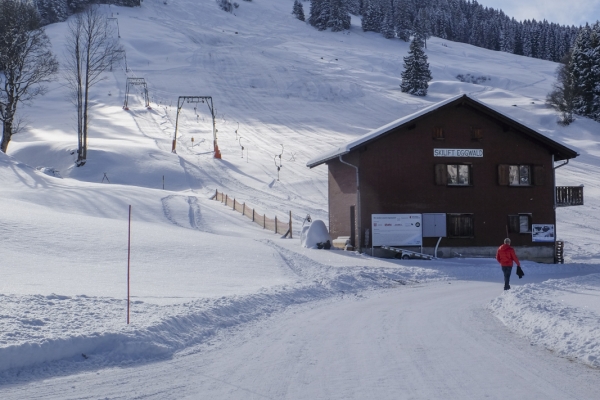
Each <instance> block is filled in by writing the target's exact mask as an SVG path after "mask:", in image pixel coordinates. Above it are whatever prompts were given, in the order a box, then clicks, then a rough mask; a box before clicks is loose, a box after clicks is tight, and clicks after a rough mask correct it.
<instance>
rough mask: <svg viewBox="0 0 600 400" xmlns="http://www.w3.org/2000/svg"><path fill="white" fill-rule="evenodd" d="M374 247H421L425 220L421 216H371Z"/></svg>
mask: <svg viewBox="0 0 600 400" xmlns="http://www.w3.org/2000/svg"><path fill="white" fill-rule="evenodd" d="M371 225H372V227H371V229H372V232H373V246H421V245H422V244H423V220H422V217H421V214H373V215H371Z"/></svg>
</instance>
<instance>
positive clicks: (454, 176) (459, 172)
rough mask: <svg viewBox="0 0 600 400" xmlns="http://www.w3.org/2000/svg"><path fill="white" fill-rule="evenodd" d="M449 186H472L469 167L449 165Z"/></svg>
mask: <svg viewBox="0 0 600 400" xmlns="http://www.w3.org/2000/svg"><path fill="white" fill-rule="evenodd" d="M447 167H448V185H470V184H471V177H470V175H471V168H469V166H468V165H460V164H448V165H447Z"/></svg>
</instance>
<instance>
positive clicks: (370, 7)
mask: <svg viewBox="0 0 600 400" xmlns="http://www.w3.org/2000/svg"><path fill="white" fill-rule="evenodd" d="M379 16H380V12H379V2H378V1H377V0H365V12H364V14H363V16H362V20H361V26H362V30H363V31H365V32H369V31H372V32H380V31H381V19H380V17H379Z"/></svg>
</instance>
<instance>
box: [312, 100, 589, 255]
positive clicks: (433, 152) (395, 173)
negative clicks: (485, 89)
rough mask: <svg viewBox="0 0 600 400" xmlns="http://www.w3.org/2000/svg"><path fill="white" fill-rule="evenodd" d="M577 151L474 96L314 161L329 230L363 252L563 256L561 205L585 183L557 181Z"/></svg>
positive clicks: (578, 197)
mask: <svg viewBox="0 0 600 400" xmlns="http://www.w3.org/2000/svg"><path fill="white" fill-rule="evenodd" d="M577 156H578V154H577V152H576V151H574V150H573V149H570V148H568V147H566V146H565V145H563V144H561V143H558V142H557V141H555V140H552V139H550V138H548V137H547V136H545V135H543V134H541V133H540V132H537V131H536V130H534V129H532V128H530V127H528V126H526V125H524V124H523V123H521V122H519V121H516V120H514V119H513V118H510V117H509V116H507V115H505V114H503V113H501V112H499V111H497V110H495V109H493V108H492V107H490V106H488V105H486V104H484V103H482V102H481V101H479V100H477V99H475V98H473V97H471V96H469V95H459V96H456V97H452V98H449V99H447V100H445V101H442V102H439V103H437V104H434V105H432V106H429V107H427V108H424V109H423V110H421V111H419V112H416V113H414V114H411V115H408V116H406V117H404V118H401V119H398V120H396V121H394V122H392V123H390V124H387V125H385V126H382V127H381V128H378V129H375V130H373V131H371V132H369V133H367V134H366V135H364V136H362V137H360V138H358V139H356V140H353V141H351V142H349V143H347V144H345V145H343V146H340V147H338V148H336V149H334V150H332V151H330V152H327V153H325V154H321V155H320V156H318V157H316V158H314V159H312V160H311V161H309V162H308V163H307V166H308V167H310V168H314V167H316V166H319V165H321V164H327V167H328V171H329V176H328V195H329V232H330V235H331V237H332V238H333V239H334V240H335V239H336V238H338V237H349V238H350V239H349V240H350V242H351V243H350V244H351V245H352V246H353V247H354V248H355V249H357V250H360V251H363V252H367V253H370V254H375V255H378V254H383V251H382V250H381V248H382V247H385V246H394V247H401V248H406V249H408V250H416V251H418V252H422V253H426V254H431V255H436V256H438V257H454V256H463V257H493V256H494V255H495V252H496V249H497V248H498V246H499V245H500V244H502V241H503V239H504V238H505V237H507V236H508V237H510V238H511V240H512V245H513V247H515V248H516V251H517V254H518V255H519V257H520V258H522V259H525V260H535V261H540V262H547V263H552V262H556V233H557V229H556V208H557V207H559V206H571V205H582V204H583V187H582V186H568V187H556V183H555V170H556V168H559V167H561V166H563V165H565V164H566V163H568V161H569V159H572V158H575V157H577Z"/></svg>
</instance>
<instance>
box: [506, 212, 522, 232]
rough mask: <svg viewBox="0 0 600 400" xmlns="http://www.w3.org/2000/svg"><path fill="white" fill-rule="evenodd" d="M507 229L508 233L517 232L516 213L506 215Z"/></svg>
mask: <svg viewBox="0 0 600 400" xmlns="http://www.w3.org/2000/svg"><path fill="white" fill-rule="evenodd" d="M508 231H509V232H510V233H517V232H519V216H518V215H509V216H508Z"/></svg>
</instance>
